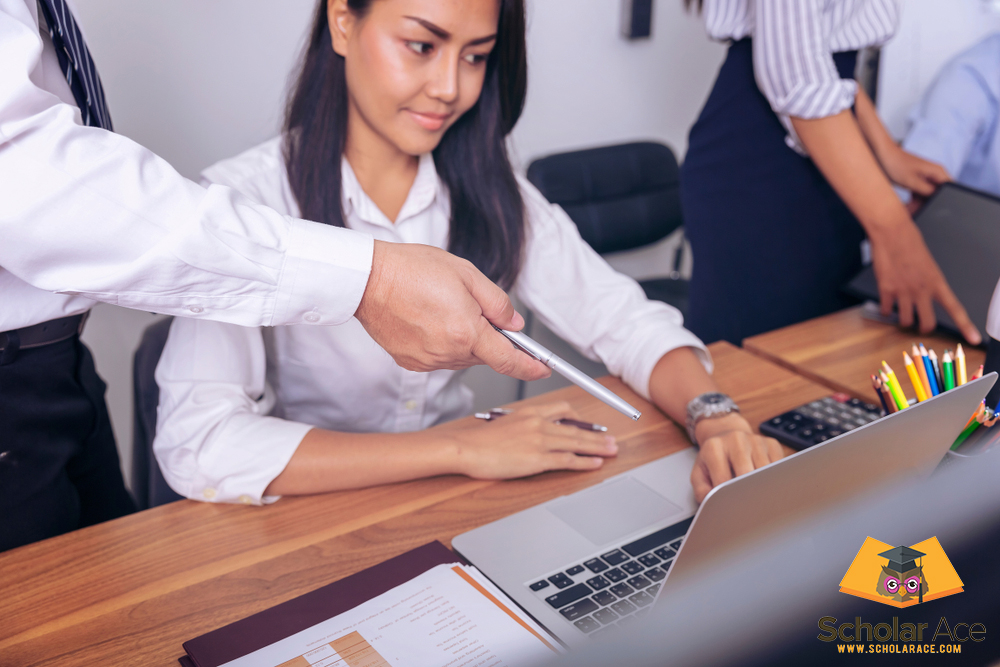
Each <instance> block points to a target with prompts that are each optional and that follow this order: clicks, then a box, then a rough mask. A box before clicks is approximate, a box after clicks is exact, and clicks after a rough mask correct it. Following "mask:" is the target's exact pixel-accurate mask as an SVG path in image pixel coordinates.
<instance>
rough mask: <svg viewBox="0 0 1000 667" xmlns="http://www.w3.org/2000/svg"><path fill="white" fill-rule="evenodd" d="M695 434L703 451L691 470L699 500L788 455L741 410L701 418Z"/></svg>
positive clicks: (696, 496) (693, 484) (696, 495)
mask: <svg viewBox="0 0 1000 667" xmlns="http://www.w3.org/2000/svg"><path fill="white" fill-rule="evenodd" d="M695 436H696V438H697V440H698V443H699V452H698V460H697V461H696V462H695V465H694V468H693V469H692V470H691V486H692V487H694V495H695V498H696V499H697V500H698V502H699V503H700V502H701V501H703V500H704V499H705V496H707V495H708V492H709V491H711V490H712V489H713V488H714V487H716V486H718V485H719V484H722V483H723V482H726V481H728V480H730V479H732V478H734V477H738V476H740V475H745V474H746V473H748V472H750V471H752V470H756V469H757V468H762V467H764V466H766V465H767V464H769V463H773V462H775V461H777V460H779V459H781V458H783V457H784V456H785V451H784V450H783V449H782V447H781V445H780V444H779V443H778V441H777V440H775V439H774V438H767V437H764V436H762V435H757V434H756V433H754V432H753V429H752V428H750V424H749V423H747V420H746V419H744V418H743V416H742V415H740V414H738V413H730V414H728V415H726V416H724V417H718V418H716V419H703V420H701V421H700V422H698V425H697V426H696V427H695Z"/></svg>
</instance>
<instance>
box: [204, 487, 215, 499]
mask: <svg viewBox="0 0 1000 667" xmlns="http://www.w3.org/2000/svg"><path fill="white" fill-rule="evenodd" d="M215 493H216V491H215V489H213V488H212V487H208V488H207V489H205V490H204V491H202V492H201V495H203V496H205V498H207V499H208V500H211V499H212V498H214V497H215Z"/></svg>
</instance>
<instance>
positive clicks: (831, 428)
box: [760, 394, 882, 450]
mask: <svg viewBox="0 0 1000 667" xmlns="http://www.w3.org/2000/svg"><path fill="white" fill-rule="evenodd" d="M881 417H882V410H881V408H879V406H877V405H873V404H871V403H865V402H864V401H862V400H859V399H857V398H851V397H850V396H848V395H847V394H834V395H833V396H827V397H826V398H821V399H819V400H816V401H813V402H811V403H806V404H805V405H801V406H799V407H797V408H795V409H794V410H790V411H788V412H786V413H785V414H783V415H778V416H777V417H774V418H773V419H768V420H767V421H766V422H764V423H763V424H761V425H760V432H761V433H762V434H763V435H768V436H771V437H772V438H774V439H775V440H777V441H778V442H780V443H782V444H784V445H788V446H789V447H791V448H792V449H799V450H802V449H806V448H808V447H812V446H813V445H818V444H819V443H821V442H826V441H827V440H829V439H830V438H836V437H837V436H838V435H841V434H842V433H847V432H848V431H853V430H854V429H856V428H858V427H859V426H864V425H865V424H869V423H871V422H873V421H875V420H876V419H879V418H881Z"/></svg>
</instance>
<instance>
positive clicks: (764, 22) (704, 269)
mask: <svg viewBox="0 0 1000 667" xmlns="http://www.w3.org/2000/svg"><path fill="white" fill-rule="evenodd" d="M684 1H685V4H686V5H687V6H688V7H689V8H694V7H697V9H698V10H699V11H701V12H702V13H703V15H704V19H705V25H706V28H707V30H708V33H709V35H710V36H711V37H712V38H713V39H717V40H720V41H728V42H729V50H728V54H727V56H726V60H725V62H724V63H723V65H722V68H721V69H720V70H719V75H718V77H717V79H716V82H715V86H714V87H713V89H712V92H711V94H710V95H709V98H708V100H707V101H706V102H705V107H704V108H703V109H702V112H701V115H700V116H699V118H698V121H697V122H696V123H695V125H694V127H693V128H692V129H691V134H690V139H689V142H688V151H687V155H686V156H685V159H684V166H683V168H682V170H681V203H682V205H683V209H684V225H685V230H686V233H687V236H688V238H689V239H690V241H691V246H692V250H693V252H694V271H693V274H692V277H691V292H690V304H691V306H690V310H689V313H688V326H689V327H690V328H691V330H692V331H694V332H695V333H696V334H698V335H699V336H701V337H702V338H704V339H705V340H708V341H715V340H719V339H725V340H728V341H730V342H733V343H736V344H739V343H740V342H741V341H742V340H743V338H745V337H747V336H752V335H754V334H758V333H761V332H763V331H769V330H771V329H776V328H778V327H782V326H786V325H788V324H792V323H795V322H799V321H802V320H806V319H809V318H811V317H816V316H819V315H824V314H826V313H829V312H832V311H834V310H838V309H840V308H844V307H846V306H848V305H851V304H852V303H854V302H853V301H851V300H850V299H849V298H847V297H845V295H844V294H843V293H842V292H841V289H842V287H843V286H844V285H845V284H846V283H847V282H848V281H849V280H850V279H851V277H853V276H854V274H856V273H857V272H858V271H859V270H860V269H861V242H862V241H863V240H864V238H865V236H866V235H867V237H868V239H869V240H870V241H871V250H872V261H873V263H874V268H875V275H876V277H877V278H878V283H879V291H880V294H881V298H882V309H883V312H884V313H885V314H886V315H888V314H889V313H890V312H891V310H892V307H893V306H894V305H898V309H899V321H900V323H901V324H902V325H903V326H910V325H911V324H913V322H914V311H916V314H917V315H918V316H919V322H920V327H921V330H923V331H925V332H926V331H930V330H932V329H933V328H934V326H935V317H934V310H933V306H932V302H934V301H937V302H939V303H940V304H941V305H942V306H944V308H945V309H946V310H947V311H948V313H949V314H950V315H951V317H952V319H953V320H954V321H955V322H956V324H957V325H958V326H959V328H960V329H961V330H962V333H963V334H964V335H965V337H966V338H967V339H968V340H969V341H970V342H972V343H978V342H979V340H980V336H979V333H978V332H977V331H976V327H975V325H973V324H972V322H971V321H970V320H969V318H968V316H967V315H966V312H965V309H964V308H963V307H962V305H961V304H960V303H959V301H958V299H957V298H956V297H955V295H954V294H953V293H952V291H951V289H950V288H949V287H948V283H947V281H946V280H945V278H944V276H943V274H942V273H941V270H940V269H939V268H938V266H937V264H936V263H935V261H934V258H933V257H931V254H930V252H929V251H928V249H927V246H926V244H925V243H924V240H923V238H922V236H921V235H920V231H919V230H918V229H917V227H916V225H914V223H913V220H912V219H911V218H910V215H909V213H908V212H907V210H906V209H905V208H904V206H903V204H902V203H900V201H899V199H898V198H897V197H896V195H895V193H894V192H893V189H892V185H891V183H890V181H891V182H892V183H895V184H897V185H899V186H901V187H903V188H906V189H908V190H911V191H913V192H914V193H915V194H917V195H923V196H926V195H928V194H930V193H932V192H933V191H934V189H935V188H936V187H937V185H938V184H940V183H942V182H943V181H946V180H948V178H949V177H948V174H947V172H946V171H945V170H944V169H943V168H942V167H941V166H940V165H937V164H933V163H931V162H927V161H926V160H922V159H920V158H918V157H916V156H915V155H911V154H909V153H907V152H905V151H903V150H902V149H901V148H900V147H899V146H898V145H897V144H896V142H895V141H893V139H892V137H891V136H890V135H889V133H888V132H887V131H886V129H885V127H884V126H883V125H882V122H881V121H880V120H879V117H878V114H877V113H876V110H875V106H874V104H873V103H872V101H871V99H869V97H868V95H867V94H865V92H864V90H863V89H862V88H861V87H860V86H858V85H857V84H856V83H855V81H854V69H855V64H856V61H857V52H858V49H862V48H865V47H870V46H878V45H880V44H882V43H884V42H885V41H886V40H888V39H889V38H890V37H891V36H892V34H893V33H894V32H895V30H896V22H897V16H898V8H897V6H896V5H897V0H684Z"/></svg>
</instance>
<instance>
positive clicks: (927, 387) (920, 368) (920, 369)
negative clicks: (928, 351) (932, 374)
mask: <svg viewBox="0 0 1000 667" xmlns="http://www.w3.org/2000/svg"><path fill="white" fill-rule="evenodd" d="M913 359H914V361H915V363H914V364H913V365H914V366H916V367H917V375H919V376H920V382H921V384H923V385H924V395H925V396H927V398H930V397H931V396H933V395H934V394H933V393H931V383H930V382H928V381H927V367H926V366H924V358H923V357H922V356H920V350H919V349H917V346H916V345H914V346H913Z"/></svg>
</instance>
